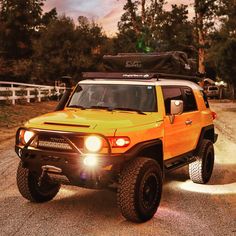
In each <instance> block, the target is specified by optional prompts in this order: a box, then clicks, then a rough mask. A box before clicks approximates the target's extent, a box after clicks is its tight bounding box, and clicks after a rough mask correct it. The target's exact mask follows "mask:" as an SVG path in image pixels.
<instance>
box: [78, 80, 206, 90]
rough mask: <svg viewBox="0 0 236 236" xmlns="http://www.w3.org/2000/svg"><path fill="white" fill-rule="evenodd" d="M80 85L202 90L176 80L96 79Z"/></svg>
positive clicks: (192, 84) (183, 81) (189, 83)
mask: <svg viewBox="0 0 236 236" xmlns="http://www.w3.org/2000/svg"><path fill="white" fill-rule="evenodd" d="M79 84H132V85H154V86H166V85H169V86H170V85H179V86H188V87H190V88H192V89H197V90H202V87H200V86H199V85H198V84H196V83H194V82H191V81H188V80H176V79H158V80H156V79H152V80H146V81H145V80H135V79H133V80H124V79H120V80H119V79H117V80H113V79H112V80H111V79H94V80H82V81H80V82H79Z"/></svg>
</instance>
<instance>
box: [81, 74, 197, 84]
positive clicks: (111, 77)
mask: <svg viewBox="0 0 236 236" xmlns="http://www.w3.org/2000/svg"><path fill="white" fill-rule="evenodd" d="M160 78H163V79H184V80H190V81H193V82H199V81H200V78H199V77H197V76H189V75H180V74H166V73H134V72H133V73H132V72H128V73H121V72H84V73H83V79H109V80H116V79H126V80H133V79H139V80H140V79H142V80H151V79H156V80H158V79H160Z"/></svg>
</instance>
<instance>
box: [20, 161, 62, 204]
mask: <svg viewBox="0 0 236 236" xmlns="http://www.w3.org/2000/svg"><path fill="white" fill-rule="evenodd" d="M16 180H17V186H18V189H19V192H20V193H21V195H22V196H23V197H24V198H26V199H28V200H29V201H31V202H46V201H50V200H51V199H53V198H54V197H55V196H56V195H57V193H58V191H59V189H60V185H59V184H57V183H52V182H51V181H50V178H49V177H45V178H43V180H42V183H41V185H39V184H38V180H39V178H38V177H37V176H36V175H35V174H34V173H33V172H31V171H30V170H29V169H27V168H24V167H23V163H22V161H21V162H20V163H19V166H18V169H17V175H16Z"/></svg>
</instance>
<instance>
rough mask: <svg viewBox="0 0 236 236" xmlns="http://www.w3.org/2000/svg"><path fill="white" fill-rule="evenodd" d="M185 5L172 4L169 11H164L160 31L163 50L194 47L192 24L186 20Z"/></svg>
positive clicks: (186, 11)
mask: <svg viewBox="0 0 236 236" xmlns="http://www.w3.org/2000/svg"><path fill="white" fill-rule="evenodd" d="M187 7H188V6H187V5H183V4H181V5H179V6H177V5H172V9H171V11H169V12H165V18H164V19H165V20H164V21H163V23H161V25H162V27H161V33H160V38H161V40H162V42H163V46H162V48H163V50H182V51H188V50H189V49H190V48H191V47H192V48H194V45H193V41H194V35H193V24H192V23H191V22H190V21H189V20H188V10H187Z"/></svg>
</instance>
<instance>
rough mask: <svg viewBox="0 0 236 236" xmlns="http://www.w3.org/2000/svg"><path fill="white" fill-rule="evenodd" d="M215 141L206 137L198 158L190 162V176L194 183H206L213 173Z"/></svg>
mask: <svg viewBox="0 0 236 236" xmlns="http://www.w3.org/2000/svg"><path fill="white" fill-rule="evenodd" d="M214 159H215V156H214V147H213V143H212V142H211V141H210V140H208V139H204V140H203V141H202V144H201V146H200V148H199V151H198V154H197V160H196V161H195V162H193V163H191V164H189V176H190V179H191V180H192V181H193V182H194V183H198V184H205V183H207V182H208V181H209V180H210V178H211V175H212V171H213V167H214Z"/></svg>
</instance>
